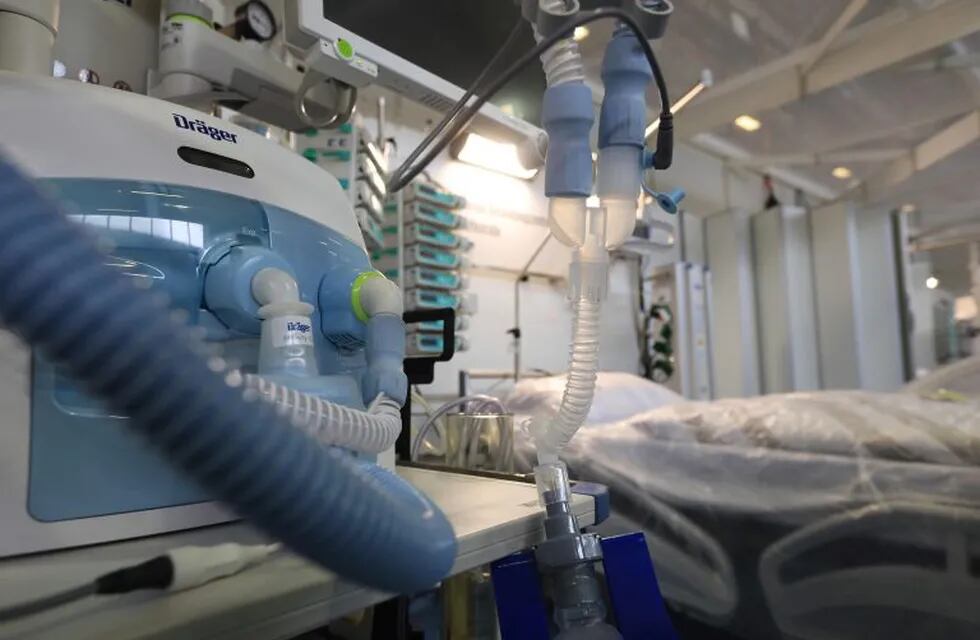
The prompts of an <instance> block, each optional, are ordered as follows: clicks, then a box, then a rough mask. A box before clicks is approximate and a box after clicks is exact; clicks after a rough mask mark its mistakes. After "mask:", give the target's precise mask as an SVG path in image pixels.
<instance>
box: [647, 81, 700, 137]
mask: <svg viewBox="0 0 980 640" xmlns="http://www.w3.org/2000/svg"><path fill="white" fill-rule="evenodd" d="M714 82H715V78H714V74H712V73H711V69H702V70H701V81H700V82H698V83H697V84H696V85H694V86H693V87H691V90H690V91H688V92H687V93H685V94H684V95H683V96H681V99H680V100H678V101H677V102H675V103H674V104H673V106H671V107H670V112H671V113H677V112H678V111H680V110H681V109H683V108H684V107H686V106H687V105H688V104H690V102H691V101H692V100H694V99H695V98H697V97H698V96H699V95H700V94H701V92H702V91H704V90H705V89H707V88H708V87H710V86H711V85H713V84H714ZM658 129H660V118H657V119H656V120H654V121H653V122H651V123H650V126H648V127H647V129H646V132H645V133H644V135H645V137H647V138H649V137H650V136H652V135H653V134H654V133H656V132H657V130H658Z"/></svg>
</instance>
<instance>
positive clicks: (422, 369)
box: [395, 308, 456, 462]
mask: <svg viewBox="0 0 980 640" xmlns="http://www.w3.org/2000/svg"><path fill="white" fill-rule="evenodd" d="M402 319H403V320H404V321H405V325H406V326H407V325H410V324H416V323H419V322H432V321H436V320H438V321H441V322H442V353H440V354H439V355H437V356H434V357H430V358H405V365H404V368H405V375H406V376H408V395H407V396H406V398H405V405H404V406H403V407H402V431H401V433H400V434H398V440H396V441H395V457H396V459H397V460H398V461H399V462H410V461H411V460H412V385H416V384H431V383H432V381H433V379H435V365H436V363H437V362H449V361H450V360H452V358H453V356H454V355H455V354H456V311H455V310H453V309H449V308H445V309H424V310H417V311H406V312H405V313H404V314H403V315H402Z"/></svg>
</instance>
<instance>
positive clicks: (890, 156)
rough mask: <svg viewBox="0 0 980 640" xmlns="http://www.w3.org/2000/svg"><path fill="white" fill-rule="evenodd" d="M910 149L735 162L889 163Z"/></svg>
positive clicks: (793, 155) (758, 164)
mask: <svg viewBox="0 0 980 640" xmlns="http://www.w3.org/2000/svg"><path fill="white" fill-rule="evenodd" d="M908 152H909V150H908V149H901V148H895V149H857V150H853V151H831V152H829V153H788V154H782V155H773V156H752V157H750V158H744V159H739V160H733V161H732V164H733V165H735V166H739V167H770V166H776V167H789V166H817V165H822V164H847V163H849V162H888V161H890V160H895V159H897V158H901V157H902V156H905V155H907V154H908Z"/></svg>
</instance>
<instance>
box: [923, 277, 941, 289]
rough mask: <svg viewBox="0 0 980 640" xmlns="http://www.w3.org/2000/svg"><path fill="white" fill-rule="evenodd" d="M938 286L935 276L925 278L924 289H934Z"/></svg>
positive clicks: (937, 279)
mask: <svg viewBox="0 0 980 640" xmlns="http://www.w3.org/2000/svg"><path fill="white" fill-rule="evenodd" d="M938 286H939V278H937V277H936V276H929V277H928V278H926V287H927V288H929V289H935V288H936V287H938Z"/></svg>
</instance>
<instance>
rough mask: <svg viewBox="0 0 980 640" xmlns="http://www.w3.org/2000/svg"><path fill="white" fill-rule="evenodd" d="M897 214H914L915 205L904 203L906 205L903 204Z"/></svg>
mask: <svg viewBox="0 0 980 640" xmlns="http://www.w3.org/2000/svg"><path fill="white" fill-rule="evenodd" d="M899 212H900V213H905V214H909V213H915V205H914V204H912V203H911V202H906V203H905V204H903V205H902V207H901V208H900V209H899Z"/></svg>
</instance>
